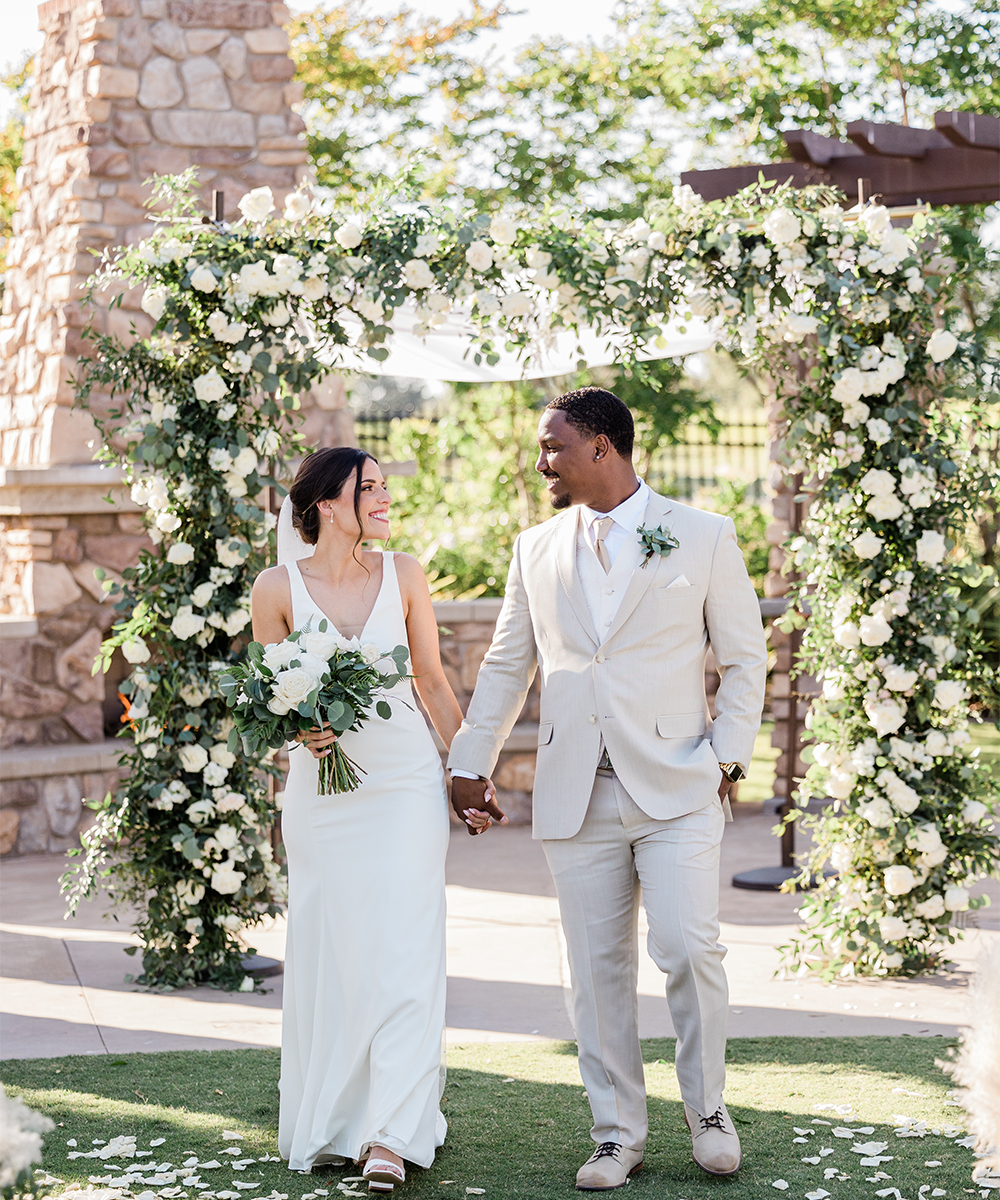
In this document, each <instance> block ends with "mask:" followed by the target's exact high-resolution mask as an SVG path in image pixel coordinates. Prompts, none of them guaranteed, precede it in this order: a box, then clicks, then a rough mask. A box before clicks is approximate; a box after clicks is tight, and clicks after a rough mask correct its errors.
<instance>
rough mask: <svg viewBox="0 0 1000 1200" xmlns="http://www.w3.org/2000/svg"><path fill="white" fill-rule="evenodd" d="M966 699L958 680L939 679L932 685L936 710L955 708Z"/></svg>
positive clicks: (964, 691)
mask: <svg viewBox="0 0 1000 1200" xmlns="http://www.w3.org/2000/svg"><path fill="white" fill-rule="evenodd" d="M967 699H968V693H967V692H966V689H965V684H964V683H962V681H961V680H960V679H941V680H938V682H937V683H936V684H935V685H934V703H935V705H936V706H937V707H938V708H957V707H958V705H960V704H964V703H965V702H966V700H967Z"/></svg>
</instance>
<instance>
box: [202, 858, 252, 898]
mask: <svg viewBox="0 0 1000 1200" xmlns="http://www.w3.org/2000/svg"><path fill="white" fill-rule="evenodd" d="M244 879H246V874H245V873H244V872H243V871H237V870H236V864H235V863H234V862H233V860H232V859H229V860H228V861H227V862H224V863H220V864H219V866H217V867H216V868H215V870H214V871H213V872H212V878H211V880H210V882H211V885H212V890H213V891H216V892H218V893H219V894H220V895H222V896H232V895H234V894H235V893H236V892H238V891H239V890H240V885H241V884H242V882H243V880H244Z"/></svg>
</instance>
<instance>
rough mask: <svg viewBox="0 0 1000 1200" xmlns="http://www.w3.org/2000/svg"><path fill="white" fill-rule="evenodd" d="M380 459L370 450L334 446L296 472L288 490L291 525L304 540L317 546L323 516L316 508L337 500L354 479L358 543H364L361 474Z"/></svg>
mask: <svg viewBox="0 0 1000 1200" xmlns="http://www.w3.org/2000/svg"><path fill="white" fill-rule="evenodd" d="M369 458H370V459H371V460H372V462H374V463H377V462H378V459H377V458H376V457H375V455H374V454H369V453H368V451H367V450H359V449H357V447H355V446H331V447H328V448H327V449H325V450H316V451H315V452H314V453H312V454H310V455H309V456H308V458H305V459H303V460H302V465H301V466H300V467H299V469H298V470H297V471H296V472H295V479H294V481H293V483H292V486H291V487H290V488H289V489H288V498H289V499H290V500H291V502H292V524H293V525H294V526H295V528H296V529H297V530H298V531H299V533H300V534H301V535H302V540H303V541H305V542H309V544H310V545H313V546H315V544H316V542H317V541H318V540H319V521H320V512H319V509H318V508H317V507H316V506H317V504H319V502H320V501H321V500H337V499H339V498H340V494H341V493H342V492H343V490H344V485H345V484H346V483H347V481H348V480H349V479H350V478H351V476H352V475H353V476H354V515H355V516H356V517H357V518H358V541H359V542H360V541H361V472H362V469H363V468H364V465H365V461H366V460H367V459H369Z"/></svg>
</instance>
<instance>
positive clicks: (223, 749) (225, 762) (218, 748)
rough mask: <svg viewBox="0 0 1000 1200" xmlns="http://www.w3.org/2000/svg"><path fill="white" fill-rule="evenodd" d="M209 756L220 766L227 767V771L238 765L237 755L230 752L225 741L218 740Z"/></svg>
mask: <svg viewBox="0 0 1000 1200" xmlns="http://www.w3.org/2000/svg"><path fill="white" fill-rule="evenodd" d="M209 758H211V760H212V762H214V763H218V764H219V766H221V767H225V768H226V770H227V771H228V770H229V768H230V767H235V766H236V755H235V754H232V753H231V752H230V750H229V747H228V746H227V745H226V743H225V742H216V743H215V745H214V746H213V747H212V749H211V751H210V752H209Z"/></svg>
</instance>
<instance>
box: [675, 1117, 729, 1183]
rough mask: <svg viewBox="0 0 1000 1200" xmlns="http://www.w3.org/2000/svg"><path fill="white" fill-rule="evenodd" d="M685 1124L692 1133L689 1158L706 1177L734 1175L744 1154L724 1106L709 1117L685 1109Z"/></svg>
mask: <svg viewBox="0 0 1000 1200" xmlns="http://www.w3.org/2000/svg"><path fill="white" fill-rule="evenodd" d="M684 1120H685V1121H686V1122H687V1127H688V1129H690V1130H691V1142H692V1145H691V1157H692V1158H693V1159H694V1161H695V1162H696V1163H697V1164H698V1166H699V1167H701V1169H702V1170H703V1171H707V1172H708V1173H709V1175H735V1174H736V1172H737V1171H738V1170H739V1169H740V1162H741V1160H742V1157H743V1152H742V1150H741V1149H740V1139H739V1137H738V1136H737V1133H736V1127H735V1126H734V1125H733V1119H732V1117H731V1116H730V1115H729V1113H728V1112H727V1110H726V1106H725V1105H724V1104H720V1105H719V1107H718V1108H717V1109H716V1110H715V1112H714V1113H712V1115H711V1116H710V1117H703V1116H702V1115H701V1113H698V1112H695V1110H694V1109H693V1108H692V1107H691V1106H690V1105H689V1104H685V1105H684Z"/></svg>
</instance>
